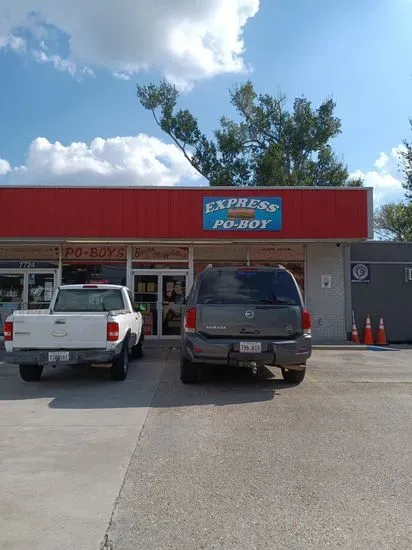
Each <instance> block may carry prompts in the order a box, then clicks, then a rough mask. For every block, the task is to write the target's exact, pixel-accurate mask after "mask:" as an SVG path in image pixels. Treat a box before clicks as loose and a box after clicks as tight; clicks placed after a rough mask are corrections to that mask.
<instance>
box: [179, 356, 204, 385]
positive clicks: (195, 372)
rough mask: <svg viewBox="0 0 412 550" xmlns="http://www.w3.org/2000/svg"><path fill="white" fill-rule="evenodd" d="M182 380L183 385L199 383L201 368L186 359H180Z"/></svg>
mask: <svg viewBox="0 0 412 550" xmlns="http://www.w3.org/2000/svg"><path fill="white" fill-rule="evenodd" d="M180 380H181V382H183V384H196V383H197V382H199V367H198V366H197V365H196V364H195V363H193V362H192V361H190V359H186V358H185V357H182V358H181V359H180Z"/></svg>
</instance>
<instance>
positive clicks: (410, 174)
mask: <svg viewBox="0 0 412 550" xmlns="http://www.w3.org/2000/svg"><path fill="white" fill-rule="evenodd" d="M409 122H410V125H411V129H412V118H411V119H410V120H409ZM404 146H405V151H403V152H401V161H402V168H403V172H404V175H405V181H404V183H403V186H404V188H405V191H406V197H407V199H408V200H409V201H412V143H410V142H408V141H404Z"/></svg>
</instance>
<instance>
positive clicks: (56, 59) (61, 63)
mask: <svg viewBox="0 0 412 550" xmlns="http://www.w3.org/2000/svg"><path fill="white" fill-rule="evenodd" d="M33 57H34V59H35V60H36V61H37V63H51V64H52V65H53V67H54V68H55V69H57V70H58V71H61V72H68V73H69V74H71V75H72V76H74V75H75V74H76V64H75V63H73V61H69V60H68V59H63V58H62V57H60V55H56V54H53V55H47V54H46V52H44V51H43V50H34V51H33Z"/></svg>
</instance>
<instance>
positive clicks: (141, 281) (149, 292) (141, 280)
mask: <svg viewBox="0 0 412 550" xmlns="http://www.w3.org/2000/svg"><path fill="white" fill-rule="evenodd" d="M133 281H134V302H135V305H136V307H137V308H140V311H141V313H142V315H143V323H144V333H145V336H158V335H159V327H158V324H159V319H158V308H159V275H158V274H157V273H155V274H154V273H153V272H138V273H137V272H135V274H134V276H133Z"/></svg>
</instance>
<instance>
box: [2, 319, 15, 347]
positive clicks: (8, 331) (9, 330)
mask: <svg viewBox="0 0 412 550" xmlns="http://www.w3.org/2000/svg"><path fill="white" fill-rule="evenodd" d="M12 340H13V323H12V321H6V322H5V323H4V341H5V342H11V341H12Z"/></svg>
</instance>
